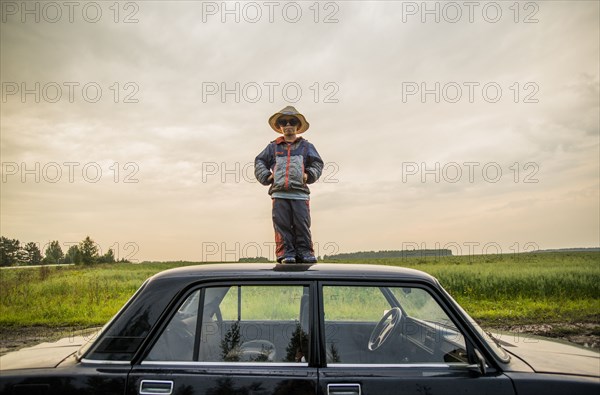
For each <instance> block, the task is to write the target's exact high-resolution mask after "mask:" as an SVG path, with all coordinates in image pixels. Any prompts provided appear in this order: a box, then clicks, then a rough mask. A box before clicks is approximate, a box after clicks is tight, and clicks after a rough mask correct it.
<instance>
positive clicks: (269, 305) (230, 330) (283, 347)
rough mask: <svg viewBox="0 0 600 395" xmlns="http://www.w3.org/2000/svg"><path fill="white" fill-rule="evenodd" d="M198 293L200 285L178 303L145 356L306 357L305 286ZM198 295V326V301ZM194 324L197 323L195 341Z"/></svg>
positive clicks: (297, 359)
mask: <svg viewBox="0 0 600 395" xmlns="http://www.w3.org/2000/svg"><path fill="white" fill-rule="evenodd" d="M201 295H202V294H201V290H198V291H196V292H194V293H193V294H191V295H190V296H189V297H188V298H187V299H186V300H185V301H184V302H183V303H182V304H181V306H180V307H179V309H178V311H177V313H176V314H175V315H174V316H173V318H172V319H171V321H170V322H169V324H168V325H167V327H166V328H165V330H164V331H163V333H162V334H161V336H160V338H159V339H158V341H157V342H156V344H155V345H154V347H153V348H152V350H151V352H150V353H149V355H148V357H147V358H146V360H148V361H184V362H185V361H198V362H260V363H263V362H264V363H282V362H283V363H306V362H307V361H308V350H309V347H308V339H309V336H308V321H309V303H308V297H309V296H308V287H306V286H301V285H291V286H289V285H288V286H271V285H264V286H263V285H242V286H231V287H208V288H205V290H204V297H203V298H202V297H201ZM202 299H203V305H202V308H201V309H200V311H201V318H200V319H201V321H200V323H199V324H200V325H199V326H198V311H199V308H198V307H199V306H198V304H199V303H200V301H201V300H202ZM196 328H200V333H199V334H198V336H199V337H198V339H197V340H198V341H195V340H196ZM194 350H196V353H194ZM195 354H196V355H195Z"/></svg>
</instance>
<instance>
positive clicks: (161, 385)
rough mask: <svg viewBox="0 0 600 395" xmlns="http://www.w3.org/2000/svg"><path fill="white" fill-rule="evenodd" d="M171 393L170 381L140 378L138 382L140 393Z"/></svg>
mask: <svg viewBox="0 0 600 395" xmlns="http://www.w3.org/2000/svg"><path fill="white" fill-rule="evenodd" d="M172 393H173V382H172V381H162V380H142V382H141V384H140V395H157V394H161V395H171V394H172Z"/></svg>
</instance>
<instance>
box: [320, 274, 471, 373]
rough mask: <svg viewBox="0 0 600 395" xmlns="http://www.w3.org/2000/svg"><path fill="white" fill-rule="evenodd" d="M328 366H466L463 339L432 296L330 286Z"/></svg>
mask: <svg viewBox="0 0 600 395" xmlns="http://www.w3.org/2000/svg"><path fill="white" fill-rule="evenodd" d="M323 308H324V319H325V341H326V347H327V349H326V350H327V363H328V364H336V363H342V364H424V363H426V364H430V363H435V364H439V363H443V364H454V363H458V364H466V363H468V358H467V351H466V345H465V340H464V337H463V335H462V334H461V333H460V331H459V330H458V329H457V328H456V326H455V325H454V323H453V322H452V320H451V319H450V318H449V317H448V315H447V314H446V313H445V312H444V310H443V309H442V307H441V306H440V305H439V304H438V302H437V301H436V299H435V298H433V297H432V296H431V295H430V294H429V293H428V292H427V291H426V290H424V289H421V288H407V287H402V288H401V287H376V286H333V285H331V286H324V287H323Z"/></svg>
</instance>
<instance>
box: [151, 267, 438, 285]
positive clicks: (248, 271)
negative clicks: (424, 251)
mask: <svg viewBox="0 0 600 395" xmlns="http://www.w3.org/2000/svg"><path fill="white" fill-rule="evenodd" d="M181 277H188V279H189V277H192V278H194V279H198V280H199V279H209V278H247V279H259V278H261V279H263V278H286V279H330V280H337V279H357V280H367V279H368V280H376V279H379V280H408V281H415V280H416V281H424V282H428V283H433V284H437V280H436V279H435V278H434V277H432V276H430V275H429V274H427V273H425V272H422V271H419V270H415V269H409V268H405V267H399V266H386V265H375V264H353V263H334V264H332V263H319V264H313V265H306V264H286V265H283V264H275V263H207V264H199V265H194V266H184V267H179V268H175V269H169V270H165V271H163V272H160V273H158V274H156V275H155V276H154V277H152V280H158V279H167V278H181Z"/></svg>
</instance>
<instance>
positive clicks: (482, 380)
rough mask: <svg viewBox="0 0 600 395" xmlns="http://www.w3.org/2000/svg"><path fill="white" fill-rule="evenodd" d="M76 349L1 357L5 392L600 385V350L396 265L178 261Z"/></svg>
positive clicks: (586, 389)
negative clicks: (516, 327)
mask: <svg viewBox="0 0 600 395" xmlns="http://www.w3.org/2000/svg"><path fill="white" fill-rule="evenodd" d="M71 340H73V339H71ZM73 348H74V345H73V344H69V343H64V342H63V343H57V344H54V345H48V344H46V345H43V346H40V347H33V348H30V349H28V350H22V351H20V352H16V353H12V354H7V355H6V356H4V357H2V358H0V367H1V369H2V371H0V393H1V394H6V395H9V394H10V395H16V394H27V395H31V394H57V395H58V394H60V395H66V394H127V395H135V394H140V395H151V394H152V395H155V394H180V395H184V394H185V395H191V394H206V395H220V394H240V395H241V394H244V395H245V394H248V395H250V394H253V395H270V394H291V395H295V394H302V395H309V394H329V395H336V394H337V395H352V394H357V395H360V394H363V395H371V394H373V395H382V394H394V395H396V394H415V395H416V394H419V395H424V394H453V395H456V394H477V395H481V394H598V393H600V377H599V375H600V359H599V355H598V353H596V352H594V351H591V350H586V349H583V348H579V347H576V346H572V345H567V344H561V343H557V342H551V341H548V340H542V339H538V338H533V337H527V338H519V337H515V336H512V335H503V336H502V337H501V338H500V339H492V338H491V337H490V336H489V335H488V334H486V333H485V332H484V331H483V330H482V329H481V328H480V327H479V326H478V325H477V324H476V323H475V322H474V321H473V320H472V319H471V318H470V317H469V315H468V314H467V313H466V312H465V311H464V310H462V309H461V307H460V306H459V305H458V304H457V303H456V302H455V301H454V300H453V299H452V298H451V297H450V295H449V294H448V293H447V292H446V291H444V289H443V288H442V287H441V286H440V284H439V283H438V281H437V280H436V279H435V278H433V277H431V276H429V275H428V274H425V273H423V272H419V271H416V270H411V269H404V268H398V267H391V266H375V265H350V264H318V265H274V264H219V265H199V266H192V267H183V268H178V269H172V270H168V271H165V272H162V273H159V274H157V275H155V276H153V277H151V278H150V279H149V280H147V281H146V282H145V283H144V284H143V285H142V286H141V287H140V289H139V290H138V291H137V292H136V293H135V295H134V296H133V297H132V298H131V299H130V300H129V302H127V304H126V305H125V306H124V307H123V308H122V309H121V311H120V312H119V313H117V315H116V316H115V317H114V318H113V319H112V320H111V321H110V322H109V323H108V324H107V325H106V326H105V327H104V328H103V329H102V331H101V332H100V333H99V334H98V335H97V337H96V338H95V339H94V340H93V341H90V342H88V343H87V344H86V345H84V346H83V347H81V348H80V349H79V350H78V351H73Z"/></svg>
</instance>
